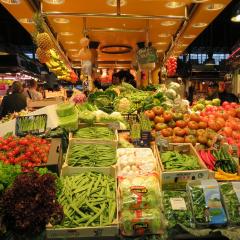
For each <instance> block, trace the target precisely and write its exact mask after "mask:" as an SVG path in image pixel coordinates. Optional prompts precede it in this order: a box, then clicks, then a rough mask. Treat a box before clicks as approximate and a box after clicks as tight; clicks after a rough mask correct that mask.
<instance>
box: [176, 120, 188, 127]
mask: <svg viewBox="0 0 240 240" xmlns="http://www.w3.org/2000/svg"><path fill="white" fill-rule="evenodd" d="M176 126H177V127H180V128H185V127H186V126H187V123H186V122H185V121H184V120H178V121H176Z"/></svg>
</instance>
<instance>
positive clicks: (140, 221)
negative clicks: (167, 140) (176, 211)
mask: <svg viewBox="0 0 240 240" xmlns="http://www.w3.org/2000/svg"><path fill="white" fill-rule="evenodd" d="M117 155H118V178H119V189H118V194H119V205H120V214H119V217H120V232H121V234H123V235H125V236H136V235H145V234H160V233H162V231H163V226H164V222H163V218H162V215H161V211H160V201H159V199H160V196H161V194H160V184H159V175H158V170H159V168H158V164H157V161H156V159H155V157H154V156H153V153H152V151H151V149H149V148H129V149H127V148H125V149H118V152H117Z"/></svg>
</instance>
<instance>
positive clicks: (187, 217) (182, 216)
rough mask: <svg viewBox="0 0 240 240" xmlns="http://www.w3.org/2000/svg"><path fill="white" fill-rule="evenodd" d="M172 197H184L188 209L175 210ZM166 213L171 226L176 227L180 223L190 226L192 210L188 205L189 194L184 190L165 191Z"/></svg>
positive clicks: (164, 204)
mask: <svg viewBox="0 0 240 240" xmlns="http://www.w3.org/2000/svg"><path fill="white" fill-rule="evenodd" d="M171 198H183V199H184V201H185V204H186V209H185V210H184V209H183V210H175V209H173V208H172V204H171ZM163 207H164V214H165V217H166V218H167V220H168V226H169V228H171V227H174V226H175V225H177V224H178V223H181V224H183V225H185V226H186V227H190V221H191V211H190V209H189V206H188V200H187V194H186V192H184V191H164V192H163Z"/></svg>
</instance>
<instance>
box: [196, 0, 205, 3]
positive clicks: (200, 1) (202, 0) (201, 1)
mask: <svg viewBox="0 0 240 240" xmlns="http://www.w3.org/2000/svg"><path fill="white" fill-rule="evenodd" d="M207 1H208V0H193V2H194V3H204V2H207Z"/></svg>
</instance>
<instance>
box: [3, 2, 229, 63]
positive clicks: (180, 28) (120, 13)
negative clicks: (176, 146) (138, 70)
mask: <svg viewBox="0 0 240 240" xmlns="http://www.w3.org/2000/svg"><path fill="white" fill-rule="evenodd" d="M0 2H1V4H3V5H4V7H5V8H7V10H8V11H9V12H10V13H11V14H12V15H13V16H14V17H15V18H16V19H17V20H18V21H19V22H20V23H21V24H22V26H23V27H24V28H25V29H26V30H27V31H28V32H30V33H32V32H33V31H34V25H33V23H32V21H31V19H32V16H33V14H34V10H33V8H32V5H31V4H30V3H31V2H32V1H30V0H15V1H11V0H0ZM7 2H15V3H16V2H19V3H18V4H9V3H7ZM57 2H62V3H61V4H56V3H57ZM230 2H231V0H180V1H176V0H175V1H171V0H120V3H121V4H120V6H119V5H118V6H117V0H88V1H86V0H42V1H41V5H42V12H43V14H44V16H45V17H46V21H47V23H48V24H49V26H50V28H51V29H52V31H53V32H54V36H55V37H56V38H57V40H58V41H59V42H60V43H61V46H63V51H64V52H65V54H66V55H67V56H68V58H69V59H70V61H71V62H78V61H79V57H78V54H77V53H78V52H79V50H80V44H79V40H80V39H81V38H82V37H83V34H84V29H85V30H86V34H87V35H88V36H89V37H90V39H91V41H97V42H100V45H99V48H98V60H99V61H101V62H104V61H105V62H107V61H113V62H115V61H116V62H117V61H132V59H133V58H134V54H135V51H136V50H137V43H138V42H146V39H147V38H149V41H150V42H152V44H153V46H154V47H156V49H157V50H158V53H159V55H160V56H161V57H163V56H164V54H165V55H166V54H167V55H166V56H169V55H180V54H181V53H182V52H183V51H184V50H185V49H186V48H187V47H188V46H189V44H191V42H192V41H193V40H194V39H196V37H197V36H198V35H199V34H200V33H201V32H202V31H203V30H204V29H205V28H206V27H207V26H208V25H209V23H210V22H212V21H213V19H214V18H215V17H216V16H217V15H218V14H219V13H220V12H221V11H222V10H223V9H224V8H225V7H226V6H227V5H228V4H229V3H230ZM191 10H192V11H191ZM147 36H148V37H147ZM113 44H114V45H116V44H126V45H129V46H131V47H132V49H133V50H132V51H131V52H130V53H128V54H117V55H112V54H111V55H110V54H104V53H102V52H101V50H100V48H101V47H102V46H105V45H113ZM169 49H170V51H169Z"/></svg>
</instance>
